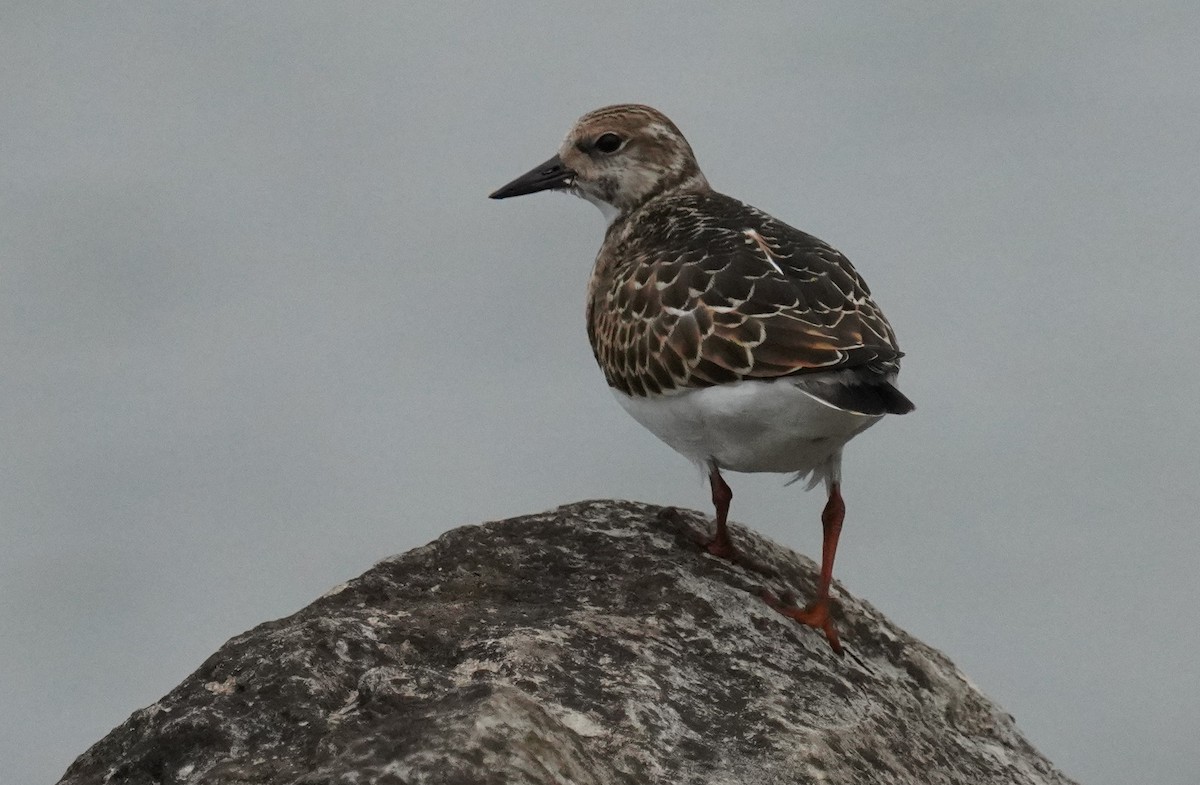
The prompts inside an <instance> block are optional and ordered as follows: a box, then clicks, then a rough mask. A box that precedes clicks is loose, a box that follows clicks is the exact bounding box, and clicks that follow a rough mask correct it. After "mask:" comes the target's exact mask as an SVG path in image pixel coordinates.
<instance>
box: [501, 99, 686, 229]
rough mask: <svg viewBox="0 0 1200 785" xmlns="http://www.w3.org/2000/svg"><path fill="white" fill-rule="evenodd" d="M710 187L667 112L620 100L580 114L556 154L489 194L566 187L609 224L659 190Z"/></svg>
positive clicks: (668, 191)
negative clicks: (602, 214)
mask: <svg viewBox="0 0 1200 785" xmlns="http://www.w3.org/2000/svg"><path fill="white" fill-rule="evenodd" d="M708 189H709V186H708V181H707V180H705V179H704V175H703V173H701V171H700V167H699V166H697V164H696V156H695V155H694V154H693V153H692V147H691V145H689V144H688V142H687V139H685V138H684V137H683V134H682V133H680V132H679V129H678V128H676V127H675V124H674V123H672V122H671V121H670V120H669V119H667V116H666V115H664V114H663V113H662V112H659V111H658V110H657V109H652V108H650V107H649V106H642V105H641V104H618V105H616V106H606V107H604V108H603V109H597V110H596V111H594V112H588V113H587V114H585V115H584V116H583V117H581V118H579V121H578V122H576V123H575V126H574V127H573V128H572V129H571V131H570V133H568V134H567V138H566V139H565V140H564V141H563V143H562V146H561V147H560V148H559V150H558V154H557V155H555V156H554V157H553V158H551V159H550V160H548V161H546V162H545V163H543V164H541V165H540V166H537V167H534V168H533V169H532V170H530V171H529V172H527V173H526V174H523V175H521V176H520V177H518V178H517V179H515V180H513V181H512V182H511V183H509V184H508V185H505V186H504V187H503V188H500V189H499V190H497V191H496V192H494V193H493V194H491V198H492V199H506V198H508V197H510V196H521V195H522V194H529V193H535V192H537V191H546V190H558V191H564V190H565V191H570V192H572V193H574V194H576V195H577V196H581V197H583V198H584V199H586V200H588V201H589V202H591V203H592V204H594V205H596V206H597V207H599V208H600V211H601V212H603V213H604V216H605V218H606V219H608V221H609V222H610V223H611V222H612V221H613V220H614V219H615V218H616V217H617V216H619V215H622V214H624V213H628V212H629V211H630V210H633V209H634V208H636V207H638V206H639V205H641V204H644V203H645V202H646V201H648V200H649V199H651V198H653V197H655V196H658V195H660V194H664V193H678V192H681V191H706V190H708Z"/></svg>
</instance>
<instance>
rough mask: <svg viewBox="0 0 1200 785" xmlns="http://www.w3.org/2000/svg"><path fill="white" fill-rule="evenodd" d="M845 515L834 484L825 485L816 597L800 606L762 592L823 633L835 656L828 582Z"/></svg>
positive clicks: (776, 606) (781, 609)
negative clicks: (827, 499)
mask: <svg viewBox="0 0 1200 785" xmlns="http://www.w3.org/2000/svg"><path fill="white" fill-rule="evenodd" d="M845 517H846V503H845V502H843V501H842V494H841V491H840V489H839V488H838V484H837V483H833V484H831V485H830V486H829V501H827V502H826V503H825V510H824V511H823V512H822V513H821V527H822V529H823V536H822V539H821V577H820V579H819V581H818V583H817V596H816V597H815V598H814V599H813V601H812V602H810V603H809V604H808V605H805V606H804V607H803V608H797V607H795V606H792V605H785V604H783V603H782V602H781V601H780V600H779V599H778V598H776V597H775V595H773V594H771V593H769V592H765V593H764V594H763V599H764V600H766V601H767V604H768V605H770V606H771V607H772V608H774V609H775V610H777V611H779V612H780V613H782V614H783V615H784V616H788V617H790V618H793V619H795V620H796V621H798V622H800V623H801V624H806V625H808V626H809V627H815V628H817V629H819V630H821V631H822V632H824V633H825V639H826V640H828V641H829V646H830V648H832V649H833V651H834V653H836V654H838V655H839V656H840V655H841V654H842V651H843V650H842V644H841V642H840V641H839V640H838V634H837V628H836V627H835V626H834V625H833V617H832V616H831V615H830V602H829V585H830V584H831V583H832V582H833V559H834V557H835V556H836V555H837V545H838V536H839V535H840V534H841V533H842V521H843V519H845Z"/></svg>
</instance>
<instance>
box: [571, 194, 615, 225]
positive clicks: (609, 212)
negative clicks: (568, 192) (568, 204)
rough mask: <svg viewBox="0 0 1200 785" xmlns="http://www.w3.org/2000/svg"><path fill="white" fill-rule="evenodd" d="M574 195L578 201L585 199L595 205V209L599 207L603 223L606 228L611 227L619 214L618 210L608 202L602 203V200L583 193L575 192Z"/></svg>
mask: <svg viewBox="0 0 1200 785" xmlns="http://www.w3.org/2000/svg"><path fill="white" fill-rule="evenodd" d="M575 195H576V196H578V197H579V198H580V199H585V200H587V201H589V202H591V203H592V204H594V205H596V206H597V207H599V208H600V214H601V215H603V216H604V223H605V224H606V225H607V226H612V222H613V221H615V220H617V216H618V215H620V214H621V211H620V210H618V209H617V208H615V207H613V206H612V205H611V204H609V203H608V202H606V201H604V200H603V199H600V198H597V197H595V196H592V195H591V194H589V193H586V192H584V191H576V192H575Z"/></svg>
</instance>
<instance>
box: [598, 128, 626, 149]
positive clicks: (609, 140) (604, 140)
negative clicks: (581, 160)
mask: <svg viewBox="0 0 1200 785" xmlns="http://www.w3.org/2000/svg"><path fill="white" fill-rule="evenodd" d="M620 146H621V137H619V136H617V135H616V134H614V133H612V132H609V133H607V134H600V136H599V138H598V139H596V149H597V150H599V151H600V152H602V153H615V152H616V151H617V148H618V147H620Z"/></svg>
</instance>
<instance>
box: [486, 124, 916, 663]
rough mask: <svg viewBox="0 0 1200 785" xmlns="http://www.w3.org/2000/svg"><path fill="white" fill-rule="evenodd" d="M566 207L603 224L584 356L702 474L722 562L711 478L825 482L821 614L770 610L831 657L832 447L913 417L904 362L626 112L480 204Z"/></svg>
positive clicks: (814, 275) (848, 284) (858, 301)
mask: <svg viewBox="0 0 1200 785" xmlns="http://www.w3.org/2000/svg"><path fill="white" fill-rule="evenodd" d="M545 190H557V191H569V192H571V193H574V194H576V195H577V196H581V197H583V198H584V199H586V200H587V201H589V202H591V203H592V204H594V205H596V206H597V207H599V208H600V211H601V212H602V213H603V214H604V217H605V218H606V219H607V221H608V230H607V231H606V233H605V235H604V244H603V245H601V246H600V253H599V255H598V256H597V257H596V263H595V267H594V269H593V271H592V278H591V283H590V285H589V287H588V301H587V329H588V338H589V339H590V340H591V344H592V351H593V353H594V354H595V357H596V362H597V363H599V365H600V368H601V370H603V371H604V377H605V379H606V380H607V381H608V385H609V387H611V388H612V391H613V394H614V395H615V396H616V398H617V400H618V401H619V402H620V404H621V405H622V406H623V407H624V408H625V410H626V411H627V412H629V414H630V415H632V416H633V418H634V419H635V420H637V421H638V422H639V423H641V424H642V425H643V426H645V427H646V428H648V429H649V430H650V431H651V432H652V433H654V435H656V436H658V438H660V439H662V440H663V441H664V442H666V443H667V444H669V445H670V446H671V447H673V448H674V449H675V450H677V451H678V452H680V453H682V454H683V455H684V456H686V457H687V458H689V459H691V460H692V461H693V462H695V463H696V464H698V465H700V466H701V467H703V469H704V470H705V471H707V472H708V477H709V483H710V485H711V488H712V500H713V505H714V506H715V507H716V517H717V520H716V535H715V536H714V537H713V539H712V540H711V541H710V542H709V543H708V544H707V548H708V550H709V551H710V552H711V553H713V554H715V555H717V556H721V557H725V558H732V557H733V556H734V548H733V545H732V543H731V542H730V539H729V532H728V529H727V528H726V519H727V517H728V514H729V502H730V500H731V499H732V498H733V493H732V492H731V491H730V489H729V486H728V485H727V484H726V483H725V480H724V478H722V476H721V470H722V469H728V470H730V471H735V472H789V473H795V475H796V479H800V478H804V477H807V478H808V479H809V483H808V487H809V488H813V487H815V486H816V485H817V484H819V483H821V482H824V484H825V487H826V489H827V491H828V501H827V502H826V504H825V509H824V511H823V512H822V514H821V523H822V526H823V543H822V548H821V573H820V580H819V583H818V587H817V594H816V597H815V598H814V599H813V601H812V602H810V603H809V604H808V605H806V606H805V607H803V608H799V607H795V606H793V605H790V604H784V603H783V602H781V601H779V600H778V599H776V598H775V597H774V596H773V595H771V594H769V593H764V598H765V599H766V600H767V601H768V602H769V603H771V605H772V606H773V607H775V609H776V610H778V611H779V612H780V613H783V614H785V615H787V616H790V617H792V618H794V619H796V620H797V621H799V622H802V623H803V624H806V625H809V626H812V627H815V628H818V629H821V630H822V631H823V632H824V633H825V637H826V638H827V639H828V641H829V644H830V646H832V647H833V650H834V651H835V652H837V653H839V654H840V653H841V652H842V647H841V644H840V642H839V641H838V635H837V629H836V627H835V626H834V623H833V619H832V616H831V612H830V600H829V587H830V582H831V581H832V579H833V560H834V556H835V554H836V551H837V543H838V535H839V533H840V532H841V528H842V520H843V518H844V516H845V509H846V508H845V504H844V503H843V502H842V495H841V490H840V488H841V463H842V447H843V446H844V445H845V444H846V442H848V441H849V440H850V439H851V438H853V437H854V436H856V435H857V434H859V433H861V432H862V431H863V430H865V429H867V428H869V427H870V426H872V425H874V424H875V423H876V422H878V421H879V419H880V418H882V417H883V415H885V414H904V413H906V412H909V411H912V409H913V405H912V403H911V402H910V401H909V400H908V398H906V397H905V396H904V395H903V394H902V393H901V392H900V391H899V390H897V389H896V387H895V379H896V373H897V372H898V371H899V369H900V357H901V352H900V349H899V348H898V346H897V344H896V336H895V334H894V333H893V332H892V328H891V326H890V325H889V324H888V321H887V319H886V318H884V315H883V311H881V310H880V309H879V306H878V305H876V304H875V301H874V300H872V299H871V293H870V290H868V289H867V284H866V282H865V281H864V280H863V279H862V276H860V275H859V274H858V273H857V272H856V271H855V269H854V267H852V266H851V264H850V261H849V260H848V259H847V258H846V257H845V256H843V255H842V254H840V253H839V252H838V251H836V250H834V249H833V248H832V247H830V246H829V245H827V244H825V243H823V242H821V241H820V240H818V239H817V238H815V237H813V236H812V235H809V234H805V233H804V232H801V231H799V230H798V229H794V228H792V227H791V226H788V225H787V224H785V223H783V222H782V221H779V220H777V219H775V218H772V217H771V216H769V215H767V214H766V213H764V212H762V211H760V210H757V209H755V208H754V207H751V206H750V205H747V204H743V203H742V202H739V201H737V200H736V199H733V198H730V197H728V196H725V195H724V194H721V193H718V192H716V191H714V190H713V189H712V187H711V186H709V184H708V180H706V179H705V177H704V175H703V173H701V171H700V167H699V166H698V165H697V164H696V158H695V155H694V154H693V153H692V148H691V146H690V145H689V144H688V142H687V140H686V139H685V138H684V137H683V134H682V133H680V132H679V129H678V128H676V127H675V124H674V123H672V122H671V121H670V120H669V119H667V117H666V116H665V115H663V114H662V113H661V112H659V111H657V110H655V109H652V108H650V107H648V106H641V105H637V104H621V105H617V106H609V107H605V108H603V109H597V110H596V111H594V112H589V113H588V114H586V115H584V116H583V117H582V118H580V119H579V121H578V122H577V123H576V124H575V127H574V128H572V129H571V131H570V133H568V134H567V138H566V140H565V141H564V142H563V143H562V146H561V147H560V148H559V150H558V154H557V155H555V156H554V157H553V158H551V159H550V160H548V161H546V162H545V163H543V164H541V165H540V166H537V167H535V168H534V169H532V170H531V171H530V172H528V173H527V174H524V175H521V176H520V177H518V178H517V179H515V180H513V181H512V182H511V183H509V184H508V185H505V186H504V187H503V188H501V189H499V190H498V191H496V192H495V193H493V194H491V198H493V199H506V198H508V197H510V196H520V195H522V194H529V193H534V192H537V191H545Z"/></svg>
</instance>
